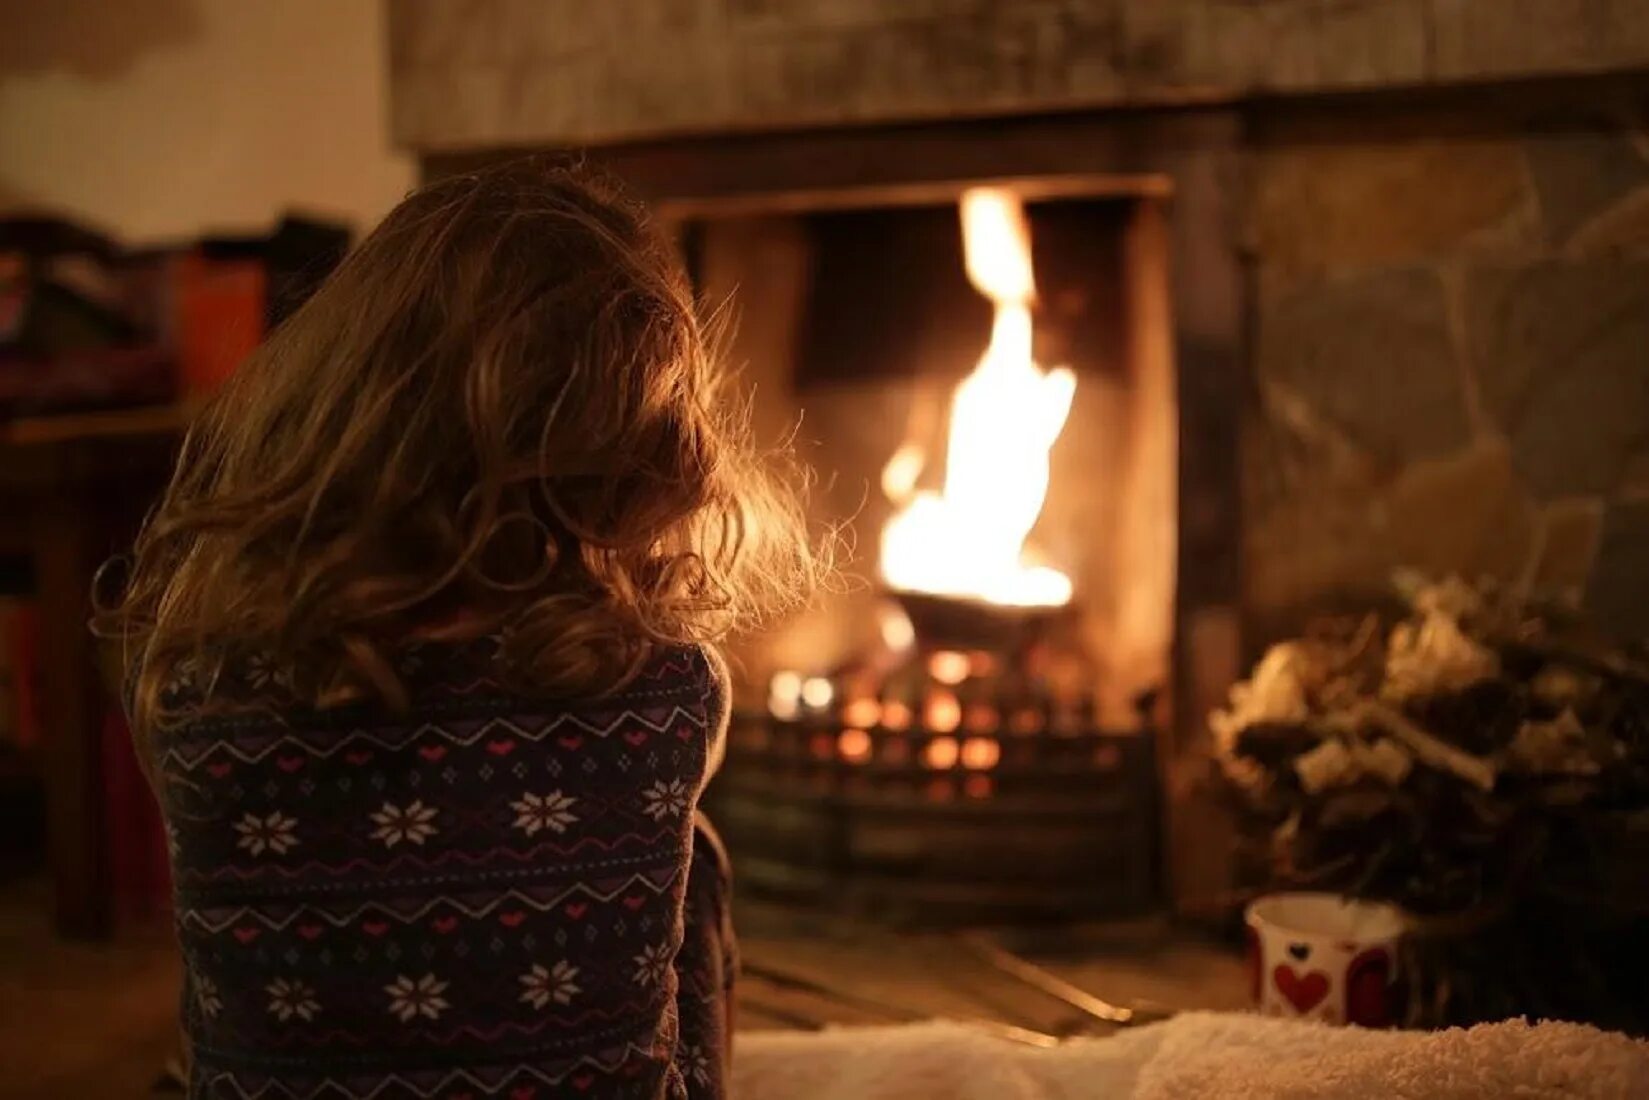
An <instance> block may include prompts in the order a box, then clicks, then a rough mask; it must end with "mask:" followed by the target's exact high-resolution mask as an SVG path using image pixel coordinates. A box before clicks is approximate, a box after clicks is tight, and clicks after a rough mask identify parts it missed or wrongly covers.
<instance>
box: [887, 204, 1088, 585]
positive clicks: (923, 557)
mask: <svg viewBox="0 0 1649 1100" xmlns="http://www.w3.org/2000/svg"><path fill="white" fill-rule="evenodd" d="M961 213H962V240H963V252H964V256H965V259H966V265H967V272H968V280H969V281H970V282H971V283H972V284H973V286H974V288H975V289H976V290H978V291H979V292H980V293H981V294H983V295H984V296H985V297H986V298H988V299H990V301H991V302H992V304H993V305H994V306H995V307H996V315H995V319H994V321H993V323H992V325H991V338H990V345H989V347H987V348H986V349H985V354H984V356H983V357H982V358H981V359H980V360H979V365H978V366H976V367H975V368H974V370H973V373H972V374H970V375H968V377H967V378H965V379H963V380H962V382H961V383H960V384H958V385H957V387H956V393H955V396H954V397H953V398H952V399H951V419H950V441H949V445H948V447H947V449H946V453H945V460H946V464H945V484H944V490H943V491H942V492H939V493H935V492H931V491H925V490H924V491H916V490H915V488H914V487H915V484H916V480H917V478H918V477H919V476H920V473H921V469H922V467H923V465H924V464H925V462H926V457H927V456H926V455H925V454H924V453H923V451H922V449H921V447H920V446H919V445H917V444H914V443H906V444H904V445H903V446H901V447H900V448H899V450H898V451H896V452H895V453H894V456H893V458H892V459H891V460H890V461H889V463H888V465H887V467H886V469H885V470H884V471H883V475H882V484H883V488H884V490H885V491H886V492H887V493H888V495H889V496H890V497H891V498H892V499H893V500H894V502H895V503H897V504H900V505H901V508H900V510H899V512H898V513H897V514H896V515H895V516H894V517H893V519H891V520H890V521H888V524H887V526H886V527H884V528H883V529H882V576H883V578H884V579H886V581H887V582H888V583H889V584H890V585H892V586H893V587H894V588H897V589H904V590H907V591H916V592H929V593H934V594H938V595H944V596H952V597H960V598H967V599H976V600H985V601H988V602H990V603H997V604H1009V605H1014V606H1026V607H1035V606H1053V605H1058V604H1063V603H1067V602H1069V600H1070V598H1071V581H1070V578H1069V577H1067V576H1066V575H1065V574H1064V573H1061V572H1059V571H1058V570H1056V569H1052V568H1050V567H1048V566H1046V565H1039V564H1036V563H1035V562H1034V561H1032V560H1031V558H1030V555H1028V554H1027V552H1026V547H1025V540H1026V537H1027V536H1028V535H1029V534H1030V532H1031V528H1032V527H1033V526H1035V524H1036V519H1037V516H1039V515H1040V514H1041V512H1042V503H1043V499H1044V498H1045V497H1046V496H1047V492H1048V452H1049V450H1050V449H1051V448H1052V447H1053V444H1054V440H1055V439H1057V438H1058V437H1059V433H1060V430H1061V429H1062V428H1063V427H1064V425H1065V418H1066V416H1067V415H1068V414H1069V413H1070V410H1071V397H1072V395H1073V393H1074V392H1075V390H1076V376H1075V375H1074V374H1072V372H1071V371H1070V370H1069V369H1068V368H1066V367H1054V368H1053V369H1051V370H1044V369H1042V368H1041V367H1040V366H1038V365H1037V363H1036V361H1035V360H1034V359H1033V358H1032V356H1031V306H1032V304H1033V303H1034V302H1035V300H1036V280H1035V278H1034V276H1033V275H1032V270H1031V241H1030V227H1029V225H1028V223H1027V222H1026V220H1025V211H1024V208H1023V206H1022V205H1021V203H1020V201H1019V199H1018V198H1017V197H1016V196H1015V195H1013V194H1012V193H1011V192H1008V191H1004V190H1001V189H997V188H990V187H978V188H973V189H971V190H969V191H967V192H965V193H964V194H963V196H962V205H961Z"/></svg>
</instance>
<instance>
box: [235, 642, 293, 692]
mask: <svg viewBox="0 0 1649 1100" xmlns="http://www.w3.org/2000/svg"><path fill="white" fill-rule="evenodd" d="M244 673H245V676H246V686H247V687H249V688H251V689H252V690H253V691H262V690H264V689H265V688H270V687H273V688H277V689H279V690H281V691H291V690H292V670H291V669H288V668H283V667H280V666H277V665H276V664H275V660H274V658H273V657H271V656H270V655H269V654H267V653H262V652H258V653H252V654H250V655H248V656H247V658H246V664H245V668H244Z"/></svg>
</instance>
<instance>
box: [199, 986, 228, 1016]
mask: <svg viewBox="0 0 1649 1100" xmlns="http://www.w3.org/2000/svg"><path fill="white" fill-rule="evenodd" d="M195 1004H196V1005H197V1006H198V1007H199V1008H200V1014H201V1015H202V1016H205V1017H206V1018H207V1019H208V1020H214V1019H216V1018H217V1015H218V1011H219V1010H220V1009H222V1008H223V1000H222V999H221V998H220V997H219V996H218V987H217V983H216V982H214V981H213V980H212V979H211V978H196V979H195Z"/></svg>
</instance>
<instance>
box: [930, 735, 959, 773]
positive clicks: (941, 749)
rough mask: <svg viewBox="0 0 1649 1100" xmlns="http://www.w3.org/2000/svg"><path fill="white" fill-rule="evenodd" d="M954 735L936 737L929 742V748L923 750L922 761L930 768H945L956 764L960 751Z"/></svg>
mask: <svg viewBox="0 0 1649 1100" xmlns="http://www.w3.org/2000/svg"><path fill="white" fill-rule="evenodd" d="M960 751H961V750H960V748H959V747H958V746H957V744H956V738H954V737H935V738H934V739H933V740H932V741H929V742H928V745H927V748H926V749H924V750H922V763H924V764H926V765H927V766H928V767H930V768H934V769H937V770H941V771H942V770H944V769H946V768H954V767H955V766H956V757H957V755H958V754H959V752H960Z"/></svg>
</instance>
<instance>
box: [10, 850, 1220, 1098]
mask: <svg viewBox="0 0 1649 1100" xmlns="http://www.w3.org/2000/svg"><path fill="white" fill-rule="evenodd" d="M49 901H50V894H49V891H48V889H47V887H46V884H45V883H44V882H43V881H40V880H28V881H24V882H21V883H10V884H6V885H3V886H0V1066H4V1067H5V1071H4V1073H0V1098H3V1100H11V1098H17V1100H22V1098H23V1097H29V1098H38V1097H60V1096H61V1097H75V1098H77V1100H130V1098H132V1097H137V1096H143V1095H145V1094H146V1092H147V1090H148V1088H149V1086H150V1084H151V1083H152V1082H153V1081H154V1080H155V1078H156V1076H157V1075H158V1073H159V1071H160V1068H161V1066H162V1064H163V1062H164V1060H165V1058H166V1056H167V1055H168V1053H169V1052H170V1051H171V1049H172V1046H173V1041H174V1039H173V1026H174V1024H173V1020H174V1012H175V1009H176V1004H177V960H176V954H175V951H174V949H173V945H172V942H171V939H170V934H169V932H168V931H167V930H166V929H164V928H147V929H143V930H139V931H133V932H128V933H125V934H123V935H121V936H120V937H118V938H117V939H116V940H114V941H113V942H111V943H105V944H79V943H68V942H65V941H63V940H60V939H58V938H56V937H55V936H54V935H53V934H52V932H51V927H50V921H49V918H48V904H49ZM739 923H740V943H741V950H742V953H743V956H744V959H745V961H746V963H747V973H746V976H745V978H744V979H743V981H742V982H741V984H740V988H739V1008H738V1026H739V1027H740V1029H742V1030H771V1029H777V1028H796V1027H813V1026H819V1025H822V1024H838V1023H839V1024H855V1023H865V1024H869V1023H887V1022H891V1021H894V1020H897V1019H899V1018H901V1017H907V1016H908V1017H912V1018H925V1017H929V1016H947V1017H952V1018H961V1019H987V1020H991V1021H995V1022H997V1023H1005V1024H1010V1025H1013V1026H1015V1027H1019V1028H1028V1029H1031V1030H1034V1031H1038V1032H1045V1033H1048V1034H1070V1033H1074V1032H1075V1031H1077V1030H1080V1029H1082V1028H1083V1027H1084V1025H1085V1023H1086V1021H1085V1019H1084V1017H1083V1016H1082V1014H1081V1013H1079V1012H1077V1011H1076V1010H1074V1009H1072V1008H1070V1007H1068V1006H1066V1005H1063V1004H1062V1003H1061V1002H1059V1001H1057V1000H1054V999H1052V998H1050V997H1048V996H1046V995H1044V994H1042V993H1039V992H1037V991H1035V990H1033V989H1030V988H1029V987H1027V986H1025V985H1023V984H1022V983H1020V982H1019V981H1017V980H1016V979H1011V978H1008V977H1007V976H1006V975H1005V974H1003V973H1002V972H1000V971H998V970H996V969H995V968H993V967H992V966H991V965H990V964H989V963H986V962H985V961H983V960H982V959H981V958H980V957H979V956H978V955H977V954H974V953H972V952H970V951H969V950H968V949H966V948H965V947H962V946H960V945H959V943H958V941H956V940H955V939H954V938H952V937H949V936H945V935H941V934H935V933H924V934H897V935H895V934H892V933H888V932H885V931H880V930H877V929H875V928H874V927H872V926H870V925H867V924H860V923H856V922H846V921H841V920H837V919H833V918H825V917H819V916H815V915H810V914H806V913H801V912H797V911H795V910H788V909H780V908H776V907H770V906H756V905H750V904H741V906H740V908H739ZM995 939H996V941H997V942H999V943H1000V944H1002V945H1003V946H1006V947H1008V948H1009V949H1011V950H1012V951H1014V952H1015V953H1017V954H1020V955H1023V956H1026V957H1030V958H1034V959H1035V961H1036V962H1037V963H1038V964H1039V965H1041V966H1043V967H1045V968H1046V969H1047V970H1049V971H1051V972H1053V973H1056V974H1058V975H1059V976H1060V977H1063V978H1064V979H1066V980H1067V981H1069V982H1071V983H1073V984H1075V985H1077V986H1079V987H1081V988H1082V989H1085V990H1086V991H1088V992H1089V993H1092V994H1094V995H1097V996H1099V997H1102V998H1104V999H1106V1000H1108V1001H1112V1002H1114V1003H1119V1004H1133V1003H1146V1002H1149V1003H1151V1004H1153V1005H1156V1006H1160V1007H1162V1008H1166V1009H1187V1008H1235V1007H1239V1006H1240V1005H1241V1004H1242V1003H1243V995H1244V979H1243V967H1242V963H1241V960H1240V958H1239V957H1237V955H1235V954H1234V953H1233V952H1231V951H1230V950H1229V949H1227V948H1225V947H1222V946H1219V945H1215V944H1212V943H1209V942H1206V941H1203V940H1199V939H1196V938H1193V937H1188V936H1186V935H1183V934H1179V933H1176V932H1174V931H1173V930H1171V929H1170V928H1169V926H1168V925H1167V924H1166V923H1165V922H1161V921H1142V922H1136V923H1132V924H1128V925H1111V926H1100V927H1093V928H1085V929H1079V930H1075V931H1070V930H1065V931H1060V932H1058V933H1045V934H1041V935H1035V934H1027V933H1019V934H1005V933H997V934H996V936H995ZM773 974H777V975H780V976H781V977H783V978H785V979H787V980H788V979H799V980H801V981H802V982H804V983H809V984H813V985H819V986H823V987H827V988H829V989H830V990H832V991H833V992H835V993H840V994H844V995H845V996H846V997H847V998H848V999H850V1000H852V1001H853V1002H854V1003H852V1004H846V1003H842V1001H841V1000H840V999H836V998H832V997H827V996H823V995H821V994H820V993H819V992H817V991H804V990H801V989H798V988H795V986H794V984H792V985H790V986H780V985H777V984H775V983H774V981H772V980H771V979H770V978H769V977H763V976H761V975H773ZM1098 1030H1099V1031H1100V1032H1103V1030H1104V1029H1103V1028H1100V1029H1098Z"/></svg>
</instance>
